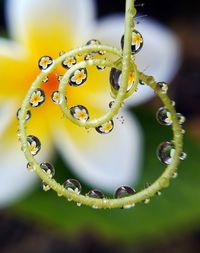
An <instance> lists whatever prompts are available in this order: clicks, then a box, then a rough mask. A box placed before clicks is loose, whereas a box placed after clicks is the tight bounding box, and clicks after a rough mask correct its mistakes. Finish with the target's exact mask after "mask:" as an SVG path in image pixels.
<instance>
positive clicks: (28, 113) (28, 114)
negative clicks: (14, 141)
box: [16, 108, 31, 121]
mask: <svg viewBox="0 0 200 253" xmlns="http://www.w3.org/2000/svg"><path fill="white" fill-rule="evenodd" d="M20 114H21V108H19V109H18V111H17V114H16V117H17V119H18V120H19V119H20ZM30 118H31V111H29V110H28V111H26V117H25V120H26V121H28V120H29V119H30Z"/></svg>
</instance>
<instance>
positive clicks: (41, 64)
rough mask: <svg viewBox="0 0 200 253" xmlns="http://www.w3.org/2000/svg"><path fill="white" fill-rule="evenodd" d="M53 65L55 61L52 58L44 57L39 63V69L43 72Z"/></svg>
mask: <svg viewBox="0 0 200 253" xmlns="http://www.w3.org/2000/svg"><path fill="white" fill-rule="evenodd" d="M52 64H53V59H52V58H51V57H50V56H42V57H41V58H40V59H39V61H38V67H39V69H41V70H42V71H45V70H47V69H48V68H49V67H50V66H51V65H52Z"/></svg>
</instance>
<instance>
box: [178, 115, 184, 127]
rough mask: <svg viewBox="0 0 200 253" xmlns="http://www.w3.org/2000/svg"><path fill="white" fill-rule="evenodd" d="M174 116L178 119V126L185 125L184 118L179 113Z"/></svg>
mask: <svg viewBox="0 0 200 253" xmlns="http://www.w3.org/2000/svg"><path fill="white" fill-rule="evenodd" d="M176 115H177V117H178V122H179V124H180V125H182V124H183V123H185V116H183V115H182V114H181V113H177V114H176Z"/></svg>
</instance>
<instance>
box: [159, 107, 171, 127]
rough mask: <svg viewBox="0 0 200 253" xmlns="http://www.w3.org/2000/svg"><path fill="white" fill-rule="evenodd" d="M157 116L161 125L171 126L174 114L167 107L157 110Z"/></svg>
mask: <svg viewBox="0 0 200 253" xmlns="http://www.w3.org/2000/svg"><path fill="white" fill-rule="evenodd" d="M156 118H157V121H158V122H159V123H160V124H161V125H164V126H170V125H171V124H172V115H171V113H170V112H169V111H168V110H167V109H166V108H165V107H161V108H160V109H159V110H158V111H157V114H156Z"/></svg>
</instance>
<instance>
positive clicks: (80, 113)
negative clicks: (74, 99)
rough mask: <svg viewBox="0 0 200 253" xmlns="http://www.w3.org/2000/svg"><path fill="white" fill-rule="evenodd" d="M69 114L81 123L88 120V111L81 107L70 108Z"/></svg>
mask: <svg viewBox="0 0 200 253" xmlns="http://www.w3.org/2000/svg"><path fill="white" fill-rule="evenodd" d="M70 113H71V115H72V116H73V117H74V118H75V119H77V120H79V121H81V122H86V121H88V120H89V118H90V117H89V112H88V109H87V108H86V107H85V106H83V105H76V106H73V107H71V108H70Z"/></svg>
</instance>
